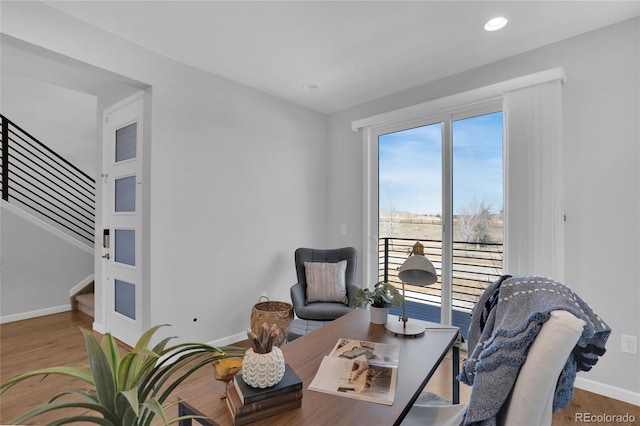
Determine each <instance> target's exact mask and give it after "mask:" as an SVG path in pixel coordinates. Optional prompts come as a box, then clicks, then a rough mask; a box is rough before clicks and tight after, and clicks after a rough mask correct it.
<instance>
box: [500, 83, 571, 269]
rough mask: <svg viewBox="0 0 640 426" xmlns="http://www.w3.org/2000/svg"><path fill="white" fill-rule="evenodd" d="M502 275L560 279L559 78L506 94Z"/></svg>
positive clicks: (562, 220) (560, 117)
mask: <svg viewBox="0 0 640 426" xmlns="http://www.w3.org/2000/svg"><path fill="white" fill-rule="evenodd" d="M504 122H505V127H504V128H505V141H506V142H505V149H504V156H505V158H504V162H505V179H504V181H505V211H504V216H505V246H504V265H503V271H504V273H505V274H510V275H516V274H527V275H529V274H531V275H543V276H546V277H550V278H553V279H556V280H558V281H563V280H564V208H563V198H564V197H563V193H564V173H563V160H562V158H563V144H562V100H561V81H560V80H554V81H549V82H545V83H539V84H535V85H533V86H528V87H524V88H521V89H516V90H513V91H509V92H506V93H505V95H504Z"/></svg>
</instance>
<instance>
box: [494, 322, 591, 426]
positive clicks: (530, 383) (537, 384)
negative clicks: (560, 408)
mask: <svg viewBox="0 0 640 426" xmlns="http://www.w3.org/2000/svg"><path fill="white" fill-rule="evenodd" d="M585 324H586V323H585V322H584V321H583V320H581V319H579V318H577V317H576V316H575V315H573V314H571V313H569V312H567V311H560V310H558V311H553V312H551V316H550V317H549V319H548V320H547V321H546V322H545V323H544V324H543V326H542V328H541V329H540V331H539V332H538V335H537V336H536V338H535V340H534V341H533V343H532V344H531V347H530V348H529V352H528V353H527V359H526V361H525V362H524V364H523V365H522V368H521V369H520V372H519V373H518V378H517V379H516V382H515V384H514V386H513V390H512V392H511V396H510V399H509V400H508V401H507V405H506V407H505V408H506V412H505V415H504V416H502V419H503V422H502V423H503V424H504V425H509V426H511V425H514V426H518V425H523V426H535V425H550V424H551V416H552V407H553V395H554V392H555V388H556V384H557V382H558V377H559V376H560V373H561V371H562V369H563V367H564V365H565V364H566V362H567V358H569V355H570V354H571V351H573V348H574V347H575V345H576V343H578V339H580V336H581V335H582V330H583V328H584V325H585Z"/></svg>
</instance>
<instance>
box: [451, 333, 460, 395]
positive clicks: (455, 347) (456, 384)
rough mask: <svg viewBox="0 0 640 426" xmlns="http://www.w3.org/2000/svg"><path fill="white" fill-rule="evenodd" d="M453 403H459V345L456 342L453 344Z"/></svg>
mask: <svg viewBox="0 0 640 426" xmlns="http://www.w3.org/2000/svg"><path fill="white" fill-rule="evenodd" d="M452 371H453V403H454V404H460V382H459V381H458V375H459V374H460V347H459V346H458V343H457V342H456V344H454V345H453V368H452Z"/></svg>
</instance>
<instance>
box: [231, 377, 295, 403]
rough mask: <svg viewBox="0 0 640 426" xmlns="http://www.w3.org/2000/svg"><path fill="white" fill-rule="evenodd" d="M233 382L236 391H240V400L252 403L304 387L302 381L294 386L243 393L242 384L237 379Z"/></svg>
mask: <svg viewBox="0 0 640 426" xmlns="http://www.w3.org/2000/svg"><path fill="white" fill-rule="evenodd" d="M233 384H234V386H235V388H236V391H237V392H238V396H239V397H240V400H242V403H243V404H251V403H254V402H259V401H263V400H265V399H269V398H273V397H274V396H278V395H282V394H285V393H289V392H295V391H298V390H301V389H302V383H296V384H294V385H292V386H288V387H284V388H277V389H271V390H269V391H265V392H260V393H257V394H254V395H246V396H245V395H243V393H242V389H241V388H240V386H239V385H238V382H237V380H234V381H233Z"/></svg>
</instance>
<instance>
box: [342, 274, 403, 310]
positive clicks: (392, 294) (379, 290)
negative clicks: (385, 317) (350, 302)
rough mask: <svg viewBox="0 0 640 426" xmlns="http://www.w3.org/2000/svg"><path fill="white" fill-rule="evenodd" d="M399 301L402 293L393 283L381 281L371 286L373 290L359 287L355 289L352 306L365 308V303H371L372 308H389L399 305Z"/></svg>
mask: <svg viewBox="0 0 640 426" xmlns="http://www.w3.org/2000/svg"><path fill="white" fill-rule="evenodd" d="M401 302H402V293H400V291H398V289H397V288H395V287H394V286H393V284H390V283H387V282H382V281H381V282H379V283H376V285H375V286H373V290H370V289H368V288H359V289H358V291H356V296H355V303H354V306H355V307H356V308H366V307H367V305H371V306H372V307H374V308H391V307H393V306H400V303H401Z"/></svg>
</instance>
